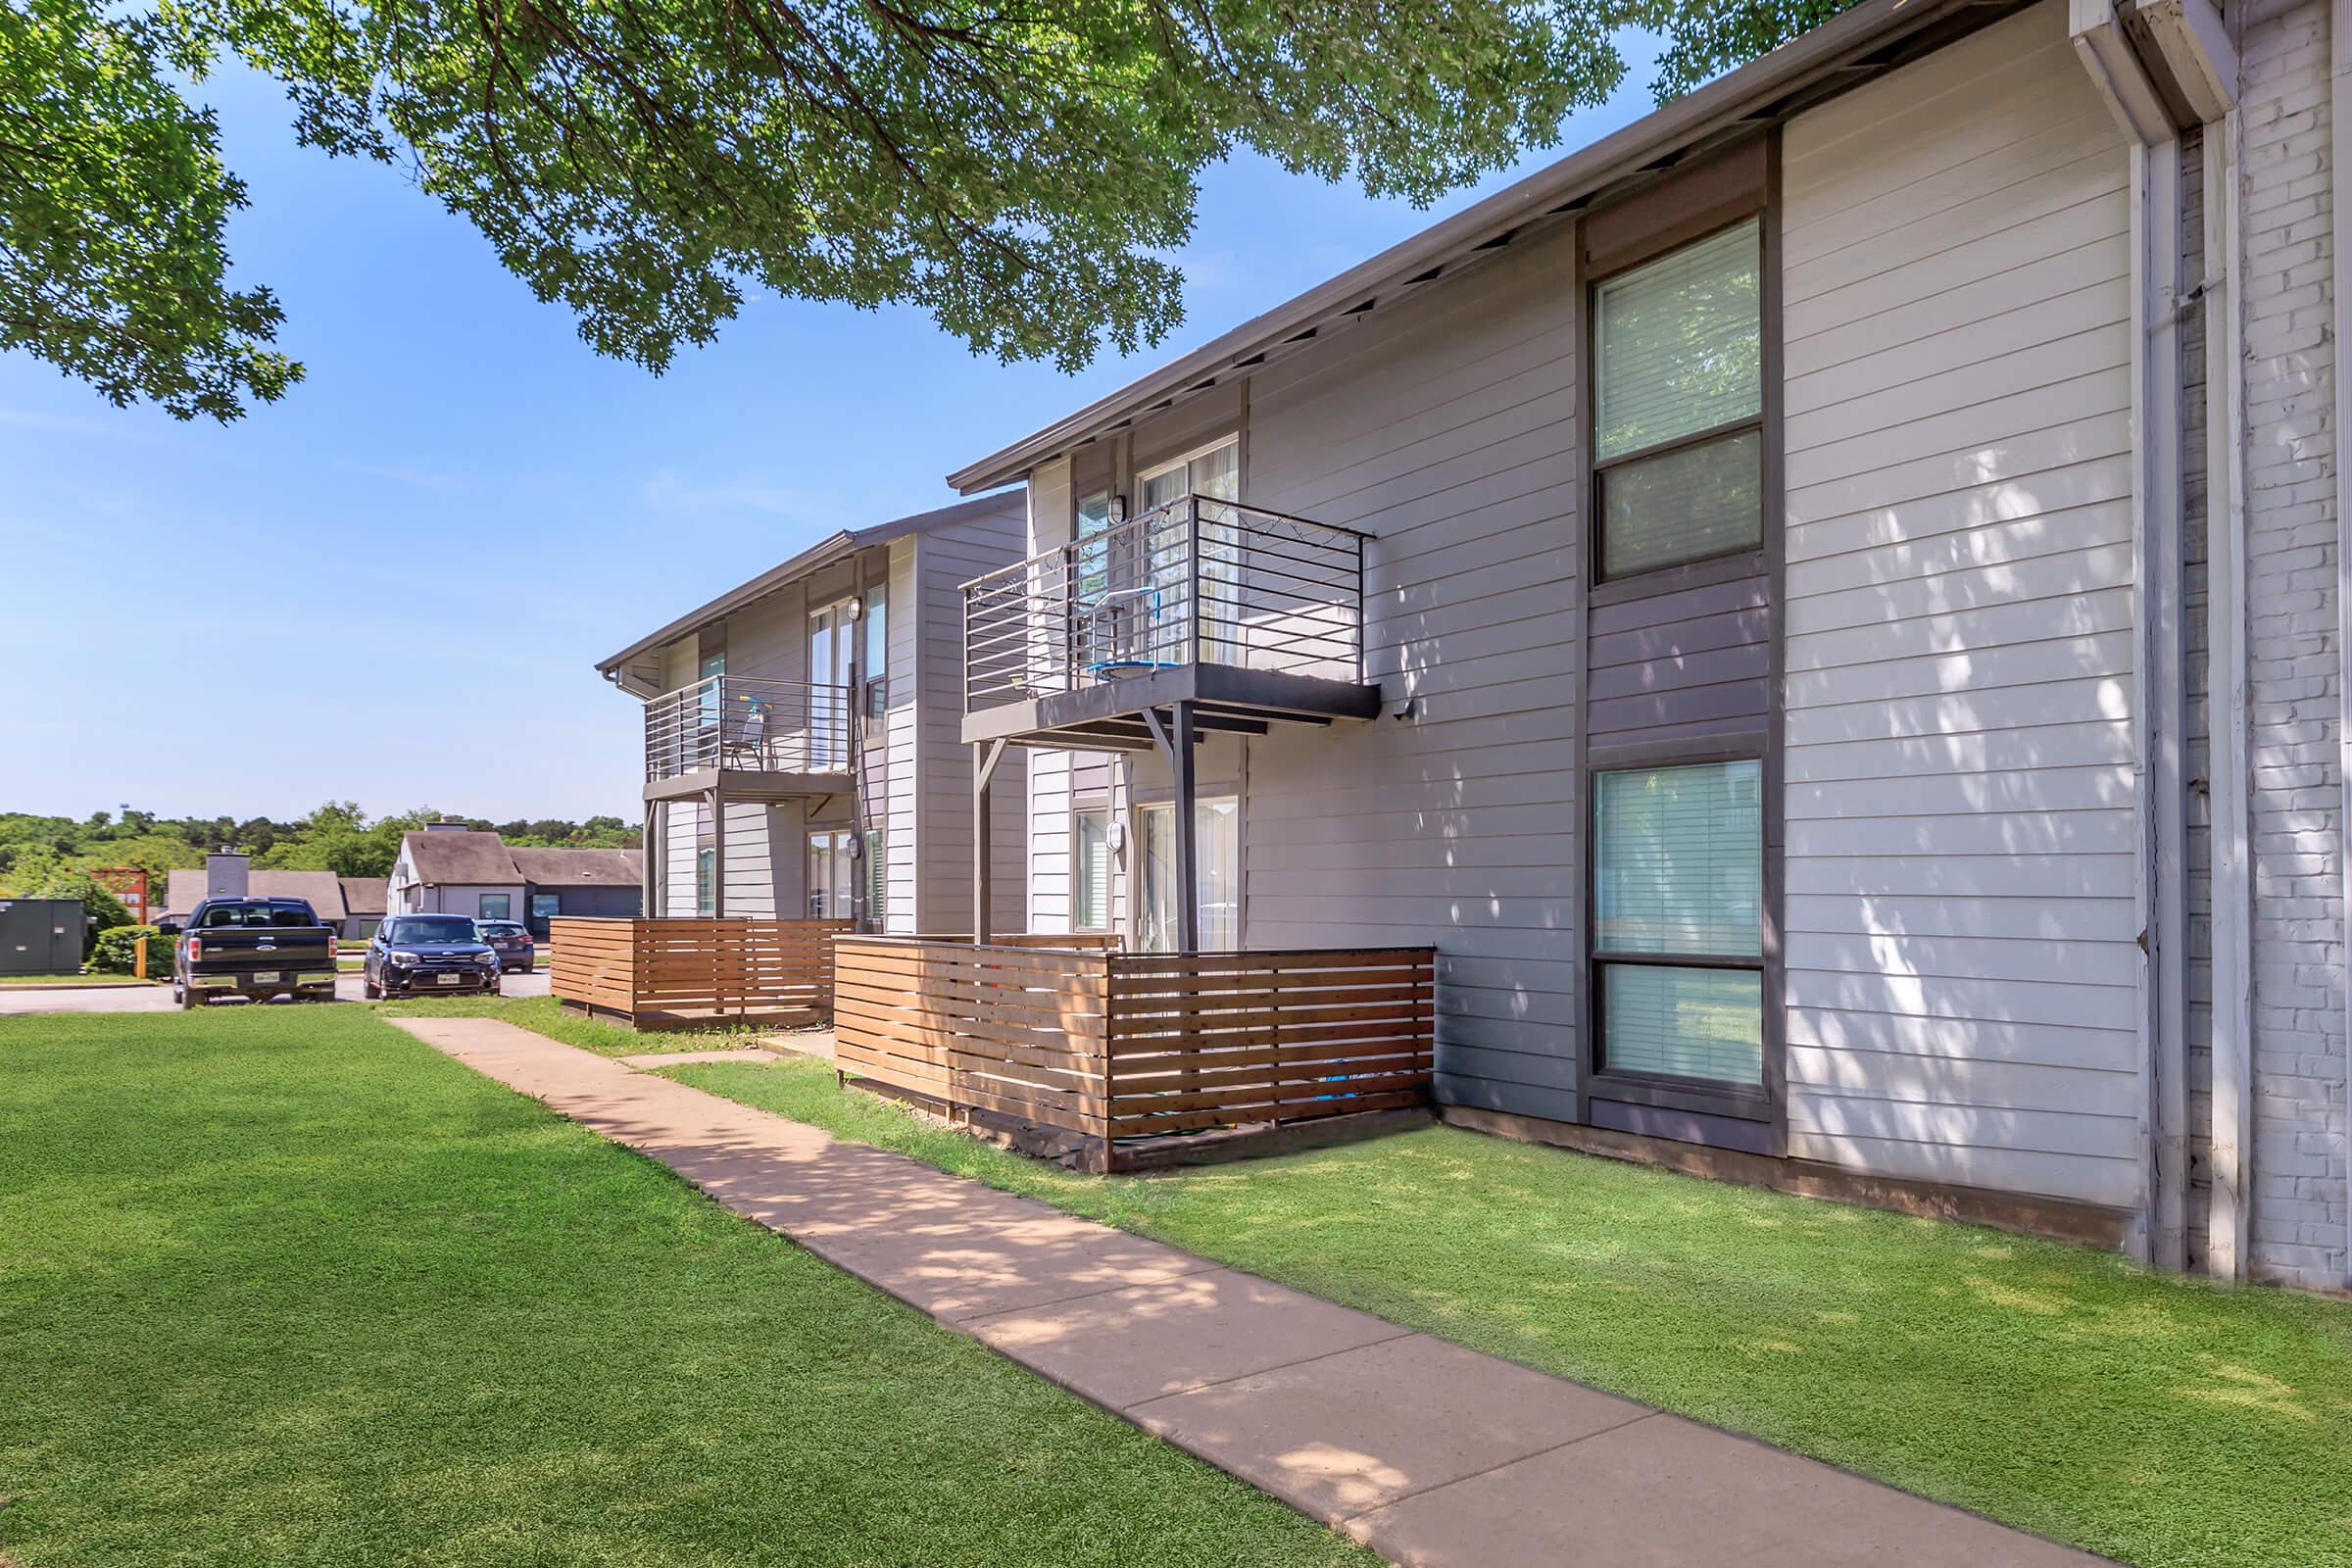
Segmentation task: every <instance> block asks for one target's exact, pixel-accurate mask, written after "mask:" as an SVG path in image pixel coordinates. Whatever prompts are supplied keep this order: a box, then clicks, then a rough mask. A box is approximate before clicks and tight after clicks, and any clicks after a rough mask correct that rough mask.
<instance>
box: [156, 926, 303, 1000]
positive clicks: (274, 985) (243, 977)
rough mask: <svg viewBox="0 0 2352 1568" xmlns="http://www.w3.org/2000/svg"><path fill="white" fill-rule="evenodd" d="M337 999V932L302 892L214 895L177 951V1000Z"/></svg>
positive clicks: (174, 980) (174, 957) (174, 965)
mask: <svg viewBox="0 0 2352 1568" xmlns="http://www.w3.org/2000/svg"><path fill="white" fill-rule="evenodd" d="M223 996H232V997H250V998H252V999H253V1000H254V1001H256V1002H267V1001H269V1000H270V999H271V998H273V997H291V998H293V999H294V1000H296V1001H298V1002H332V1001H333V1000H334V999H335V933H334V931H333V930H332V929H331V928H330V927H328V926H327V925H326V923H325V922H324V921H322V920H320V919H319V915H318V912H317V911H316V910H314V909H313V908H312V907H310V905H309V904H308V903H307V902H305V901H304V900H301V899H207V900H205V901H204V902H203V903H202V904H199V905H198V906H196V907H195V909H194V910H193V911H191V912H190V914H189V915H188V923H187V927H186V930H185V934H184V935H181V936H180V938H179V940H178V943H177V944H176V946H175V947H174V949H173V951H172V1001H173V1002H175V1003H177V1004H178V1005H180V1006H182V1007H194V1006H197V1005H201V1004H202V1003H203V1002H205V1001H206V1000H207V999H208V998H212V997H223Z"/></svg>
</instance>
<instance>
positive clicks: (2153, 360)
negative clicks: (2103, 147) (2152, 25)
mask: <svg viewBox="0 0 2352 1568" xmlns="http://www.w3.org/2000/svg"><path fill="white" fill-rule="evenodd" d="M2069 25H2070V26H2071V28H2072V36H2073V43H2074V48H2075V54H2076V58H2077V59H2078V60H2079V61H2080V62H2081V63H2082V69H2083V71H2084V73H2086V74H2087V75H2088V76H2089V77H2090V80H2091V83H2092V85H2093V87H2095V88H2096V89H2097V91H2098V93H2099V95H2100V98H2101V99H2102V100H2103V101H2104V102H2105V104H2106V105H2107V109H2108V112H2109V115H2110V116H2111V117H2112V119H2113V120H2114V122H2115V123H2116V126H2117V128H2118V129H2119V130H2120V131H2121V132H2122V133H2123V136H2124V139H2125V141H2126V143H2127V145H2128V147H2129V149H2130V161H2131V172H2130V188H2131V230H2130V232H2131V238H2130V243H2129V252H2130V254H2129V262H2130V271H2131V287H2130V292H2129V301H2130V306H2129V309H2130V327H2129V330H2130V334H2131V336H2130V353H2131V538H2132V572H2131V634H2132V649H2131V654H2132V657H2131V718H2132V732H2133V733H2132V742H2133V744H2132V769H2131V771H2132V797H2133V810H2132V861H2133V870H2134V873H2135V875H2134V879H2133V887H2132V904H2133V914H2134V918H2135V923H2136V924H2137V925H2138V927H2139V943H2138V946H2139V956H2138V960H2137V981H2138V986H2137V990H2138V998H2137V1003H2138V1005H2137V1006H2136V1008H2135V1009H2134V1034H2135V1036H2136V1044H2137V1051H2136V1056H2137V1060H2138V1063H2139V1067H2140V1083H2141V1088H2142V1098H2141V1102H2140V1110H2139V1118H2138V1119H2139V1150H2140V1157H2139V1167H2140V1179H2139V1201H2138V1204H2137V1211H2136V1213H2135V1214H2134V1215H2133V1217H2132V1227H2131V1232H2130V1233H2129V1234H2128V1235H2127V1237H2126V1240H2125V1250H2126V1251H2127V1252H2129V1253H2130V1254H2131V1256H2133V1257H2135V1258H2137V1259H2139V1260H2140V1261H2143V1262H2150V1263H2154V1264H2157V1265H2158V1266H2160V1267H2166V1268H2175V1269H2178V1268H2180V1267H2182V1266H2184V1263H2185V1259H2186V1236H2187V1226H2186V1212H2187V1181H2188V1177H2187V1151H2188V1092H2187V1081H2186V1079H2187V1025H2186V1019H2187V951H2188V940H2187V930H2188V928H2187V919H2186V908H2185V896H2186V891H2187V877H2186V855H2185V845H2186V827H2185V812H2184V798H2183V791H2184V788H2185V782H2186V781H2185V778H2184V776H2183V768H2182V762H2183V757H2184V752H2183V747H2182V744H2181V730H2182V726H2183V721H2184V718H2185V716H2186V711H2187V700H2186V698H2187V694H2186V686H2185V680H2184V675H2185V660H2186V653H2185V642H2184V639H2183V638H2182V636H2181V618H2180V617H2181V601H2182V578H2181V559H2182V536H2181V516H2180V514H2181V482H2180V481H2181V471H2180V333H2179V323H2178V312H2179V308H2180V294H2181V289H2180V133H2179V129H2178V125H2179V123H2180V122H2179V119H2178V117H2177V116H2176V114H2175V113H2174V108H2173V105H2172V104H2171V103H2170V102H2169V101H2168V98H2167V95H2166V93H2165V92H2164V91H2163V90H2162V89H2161V87H2160V85H2159V83H2158V81H2157V80H2156V78H2155V77H2154V75H2153V74H2152V73H2151V72H2150V70H2149V68H2148V65H2147V62H2146V61H2145V59H2144V58H2143V57H2142V55H2141V54H2140V52H2139V50H2138V49H2137V48H2136V47H2135V46H2134V44H2133V42H2132V39H2131V34H2130V31H2129V29H2128V28H2127V27H2126V25H2125V24H2124V22H2123V20H2122V19H2121V18H2119V16H2118V15H2117V6H2116V5H2115V4H2114V3H2113V0H2073V3H2072V4H2071V5H2070V7H2069Z"/></svg>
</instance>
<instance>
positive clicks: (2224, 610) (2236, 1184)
mask: <svg viewBox="0 0 2352 1568" xmlns="http://www.w3.org/2000/svg"><path fill="white" fill-rule="evenodd" d="M2240 127H2241V121H2240V115H2239V112H2238V111H2237V110H2236V109H2231V110H2230V111H2229V114H2228V115H2227V116H2225V117H2224V118H2223V119H2222V120H2221V121H2219V122H2218V123H2213V124H2210V125H2208V126H2207V127H2206V133H2205V311H2206V316H2205V354H2206V360H2205V365H2206V385H2205V400H2206V401H2205V428H2206V442H2207V446H2206V495H2207V498H2208V499H2207V502H2206V509H2205V510H2206V528H2207V534H2208V538H2209V540H2210V545H2209V548H2208V550H2207V553H2206V555H2207V566H2206V596H2205V597H2206V606H2207V609H2206V616H2207V637H2206V642H2207V650H2206V658H2207V661H2208V666H2207V677H2206V683H2205V690H2206V702H2207V703H2208V705H2209V706H2210V708H2211V711H2212V713H2213V715H2214V723H2213V725H2212V731H2213V734H2212V740H2211V748H2212V754H2213V756H2212V762H2211V765H2210V767H2209V769H2208V771H2209V773H2210V775H2211V783H2210V799H2211V810H2212V820H2213V828H2212V840H2213V1030H2212V1055H2213V1094H2212V1116H2213V1124H2212V1172H2211V1178H2212V1185H2211V1201H2212V1208H2211V1212H2210V1214H2209V1215H2208V1216H2207V1221H2206V1237H2207V1239H2206V1257H2205V1268H2206V1272H2208V1273H2210V1274H2212V1275H2214V1276H2216V1277H2217V1278H2220V1279H2242V1278H2244V1277H2245V1272H2246V1257H2247V1252H2248V1250H2249V1249H2248V1244H2249V1240H2250V1238H2249V1232H2250V1229H2251V1220H2252V1215H2251V1210H2250V1207H2249V1201H2250V1198H2251V1192H2250V1189H2251V1187H2252V1174H2253V1107H2254V1097H2253V1050H2254V994H2253V976H2254V884H2253V863H2252V859H2251V849H2252V819H2251V817H2250V814H2249V802H2248V787H2249V783H2250V780H2251V776H2252V775H2251V773H2250V771H2249V769H2248V764H2247V758H2248V755H2249V753H2250V751H2251V749H2252V735H2251V732H2250V730H2249V727H2248V724H2247V720H2246V621H2247V611H2246V466H2245V372H2244V363H2245V325H2244V321H2243V319H2242V315H2241V301H2240V299H2239V289H2238V263H2239V260H2240V252H2239V244H2238V234H2239V214H2238V208H2239V198H2240V192H2239V189H2238V141H2239V134H2240Z"/></svg>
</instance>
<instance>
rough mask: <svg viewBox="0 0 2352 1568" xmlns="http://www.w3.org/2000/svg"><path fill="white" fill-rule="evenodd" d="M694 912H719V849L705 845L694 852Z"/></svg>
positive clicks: (702, 913) (703, 913)
mask: <svg viewBox="0 0 2352 1568" xmlns="http://www.w3.org/2000/svg"><path fill="white" fill-rule="evenodd" d="M694 912H695V913H697V914H701V915H711V914H716V913H717V912H718V848H717V846H715V845H711V844H705V845H702V846H700V847H699V848H697V849H696V850H695V852H694Z"/></svg>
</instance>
